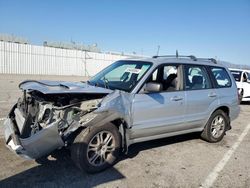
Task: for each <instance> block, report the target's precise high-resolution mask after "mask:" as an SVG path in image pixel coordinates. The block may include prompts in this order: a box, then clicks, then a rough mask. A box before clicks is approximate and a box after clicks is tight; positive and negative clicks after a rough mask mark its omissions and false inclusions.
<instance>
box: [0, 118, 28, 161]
mask: <svg viewBox="0 0 250 188" xmlns="http://www.w3.org/2000/svg"><path fill="white" fill-rule="evenodd" d="M4 127H5V131H4V136H5V144H6V146H7V147H8V148H9V149H10V150H11V151H13V152H15V153H16V154H17V155H20V156H22V157H24V158H26V159H31V158H30V157H29V156H28V155H27V154H26V151H25V150H24V148H23V146H22V145H21V143H20V140H19V137H18V135H17V129H16V127H15V126H14V124H13V122H12V121H11V119H9V118H8V119H6V120H5V122H4Z"/></svg>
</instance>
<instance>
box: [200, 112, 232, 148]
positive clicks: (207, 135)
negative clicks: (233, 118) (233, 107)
mask: <svg viewBox="0 0 250 188" xmlns="http://www.w3.org/2000/svg"><path fill="white" fill-rule="evenodd" d="M216 122H217V123H216ZM229 122H230V121H229V117H228V115H227V114H226V113H225V112H224V111H222V110H216V111H215V112H214V113H213V114H212V115H211V117H210V118H209V120H208V122H207V124H206V126H205V128H204V130H203V132H202V133H201V138H202V139H204V140H206V141H208V142H212V143H214V142H219V141H221V140H222V138H223V137H224V135H225V132H226V130H227V129H228V127H230V123H229Z"/></svg>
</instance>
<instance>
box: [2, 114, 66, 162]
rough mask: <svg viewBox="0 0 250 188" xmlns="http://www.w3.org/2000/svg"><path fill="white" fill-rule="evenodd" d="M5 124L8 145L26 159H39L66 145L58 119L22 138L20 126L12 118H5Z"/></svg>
mask: <svg viewBox="0 0 250 188" xmlns="http://www.w3.org/2000/svg"><path fill="white" fill-rule="evenodd" d="M4 126H5V131H4V134H5V135H4V136H5V143H6V146H7V147H8V148H9V149H10V150H11V151H13V152H15V153H16V154H17V155H19V156H21V157H23V158H25V159H37V158H39V157H42V156H45V155H46V154H49V153H50V152H52V151H53V150H55V149H57V148H59V147H62V146H64V142H63V140H62V138H61V136H60V135H59V133H58V122H57V121H56V122H54V123H51V124H49V125H48V126H47V127H46V128H44V129H42V130H40V131H39V132H37V133H35V134H34V135H32V136H30V137H28V138H20V136H19V135H18V127H17V126H16V125H15V123H14V122H13V121H12V120H11V119H10V118H7V119H6V120H5V122H4Z"/></svg>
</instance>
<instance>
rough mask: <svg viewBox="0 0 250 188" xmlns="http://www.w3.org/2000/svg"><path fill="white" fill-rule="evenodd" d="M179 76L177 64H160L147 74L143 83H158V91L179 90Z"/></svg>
mask: <svg viewBox="0 0 250 188" xmlns="http://www.w3.org/2000/svg"><path fill="white" fill-rule="evenodd" d="M180 78H181V77H180V66H179V65H161V66H159V67H158V68H157V69H156V70H155V71H154V72H153V73H152V74H151V75H150V76H149V78H148V80H147V81H146V83H145V84H148V83H155V84H158V85H159V86H160V88H161V89H160V90H159V91H158V92H167V91H179V90H180V82H181V81H180Z"/></svg>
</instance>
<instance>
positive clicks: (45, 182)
mask: <svg viewBox="0 0 250 188" xmlns="http://www.w3.org/2000/svg"><path fill="white" fill-rule="evenodd" d="M27 78H29V79H53V80H75V81H78V80H83V79H84V78H83V79H82V78H81V77H54V76H50V77H42V76H40V77H35V76H33V77H32V76H13V75H0V118H4V117H5V116H6V114H7V113H8V110H9V108H10V106H11V105H13V103H14V102H15V101H16V99H17V96H18V95H19V94H20V93H19V92H18V90H17V85H18V82H19V81H20V80H24V79H27ZM249 115H250V104H247V103H246V104H243V105H241V113H240V116H239V117H238V119H237V120H235V121H233V122H232V127H233V129H232V130H230V131H229V132H228V133H227V135H226V136H225V137H224V139H223V140H222V141H221V142H220V143H216V144H210V143H207V142H205V141H203V140H201V139H199V134H188V135H183V136H177V137H171V138H166V139H161V140H155V141H151V142H145V143H140V144H135V145H133V146H131V147H130V152H129V154H128V155H127V156H125V155H124V156H121V159H120V161H118V162H117V164H116V165H115V166H114V167H113V168H111V169H109V170H107V171H104V172H102V173H99V174H94V175H89V174H86V173H81V172H79V170H78V169H77V168H76V167H75V166H74V164H73V163H72V161H71V160H70V157H69V155H68V152H67V151H66V150H64V151H60V152H55V153H53V155H52V156H50V157H49V159H48V161H44V162H43V163H42V164H39V163H37V162H35V161H26V160H24V159H22V158H20V157H18V156H16V155H15V154H14V153H12V152H11V151H9V150H8V149H7V148H6V147H5V145H4V140H3V137H2V135H3V120H2V119H0V161H1V165H0V187H16V188H17V187H84V188H86V187H200V186H203V187H206V186H207V187H209V186H211V187H246V188H248V187H250V133H249V132H250V131H249V129H247V128H249V124H250V116H249Z"/></svg>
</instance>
